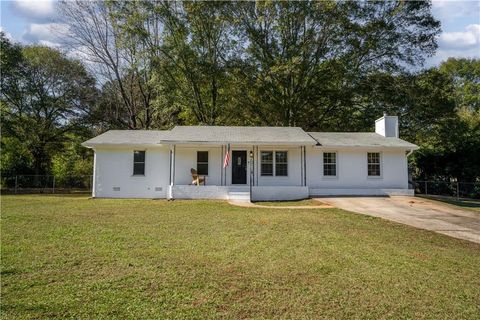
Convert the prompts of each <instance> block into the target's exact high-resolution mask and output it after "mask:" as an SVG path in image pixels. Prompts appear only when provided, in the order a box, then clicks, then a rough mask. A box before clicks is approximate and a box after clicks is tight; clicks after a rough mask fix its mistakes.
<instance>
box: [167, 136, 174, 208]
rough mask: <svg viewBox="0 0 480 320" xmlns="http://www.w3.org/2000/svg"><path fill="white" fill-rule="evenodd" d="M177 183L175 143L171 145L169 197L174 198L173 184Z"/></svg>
mask: <svg viewBox="0 0 480 320" xmlns="http://www.w3.org/2000/svg"><path fill="white" fill-rule="evenodd" d="M174 185H175V145H172V146H170V183H169V186H168V194H167V198H168V199H173V186H174Z"/></svg>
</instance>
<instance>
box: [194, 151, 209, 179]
mask: <svg viewBox="0 0 480 320" xmlns="http://www.w3.org/2000/svg"><path fill="white" fill-rule="evenodd" d="M199 152H206V153H207V162H198V153H199ZM195 156H196V158H197V160H196V168H197V173H198V175H200V176H202V177H208V174H202V173H199V172H198V164H199V163H201V164H206V165H207V171H208V173H210V165H209V162H210V152H209V151H208V150H197V152H195Z"/></svg>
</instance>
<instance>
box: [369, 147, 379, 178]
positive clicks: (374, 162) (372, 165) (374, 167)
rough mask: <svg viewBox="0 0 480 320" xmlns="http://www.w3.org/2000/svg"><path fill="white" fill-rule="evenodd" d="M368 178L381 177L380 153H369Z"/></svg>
mask: <svg viewBox="0 0 480 320" xmlns="http://www.w3.org/2000/svg"><path fill="white" fill-rule="evenodd" d="M367 159H368V176H369V177H379V176H380V153H378V152H368V153H367Z"/></svg>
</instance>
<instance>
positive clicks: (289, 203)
mask: <svg viewBox="0 0 480 320" xmlns="http://www.w3.org/2000/svg"><path fill="white" fill-rule="evenodd" d="M255 204H258V205H261V206H272V207H294V206H309V207H310V206H312V207H315V206H321V205H323V204H324V203H322V202H320V201H317V200H313V199H303V200H291V201H256V202H255Z"/></svg>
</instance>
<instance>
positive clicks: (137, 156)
mask: <svg viewBox="0 0 480 320" xmlns="http://www.w3.org/2000/svg"><path fill="white" fill-rule="evenodd" d="M133 162H145V151H133Z"/></svg>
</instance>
